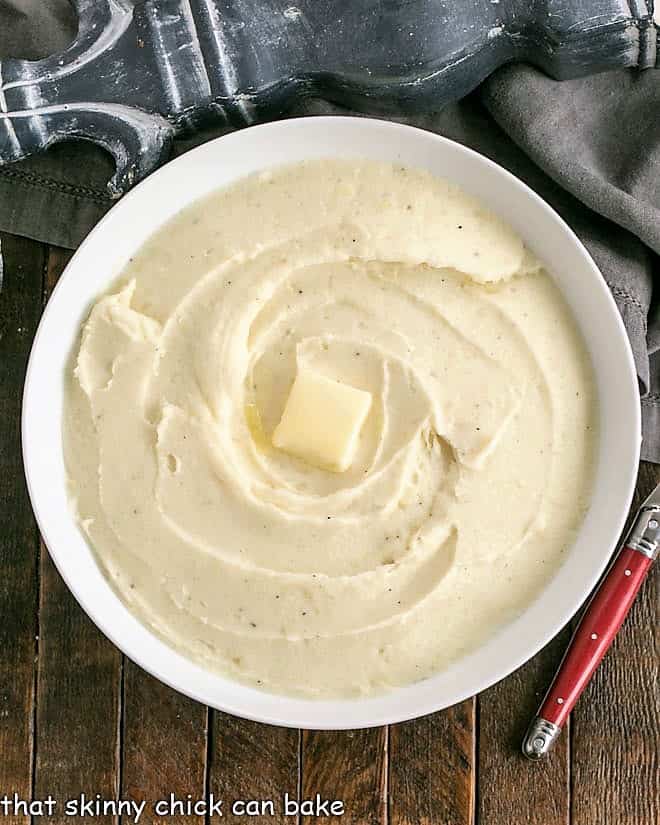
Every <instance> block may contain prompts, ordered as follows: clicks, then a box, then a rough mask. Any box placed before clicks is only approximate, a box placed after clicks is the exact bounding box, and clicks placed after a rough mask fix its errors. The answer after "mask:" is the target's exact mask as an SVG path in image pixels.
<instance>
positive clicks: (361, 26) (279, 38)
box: [0, 0, 659, 195]
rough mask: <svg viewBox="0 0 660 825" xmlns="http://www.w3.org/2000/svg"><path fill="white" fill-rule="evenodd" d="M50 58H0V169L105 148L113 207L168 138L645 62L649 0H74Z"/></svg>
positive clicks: (408, 104) (377, 108) (653, 44)
mask: <svg viewBox="0 0 660 825" xmlns="http://www.w3.org/2000/svg"><path fill="white" fill-rule="evenodd" d="M74 5H75V6H76V10H77V13H78V17H79V30H78V35H77V37H76V39H75V41H74V42H73V43H72V44H71V45H70V46H69V47H68V48H67V49H66V50H65V51H64V52H62V53H61V54H58V55H54V56H51V57H48V58H46V59H44V60H37V61H27V60H5V61H0V165H2V164H5V163H11V162H13V161H17V160H20V159H21V158H24V157H26V156H27V155H29V154H31V153H33V152H37V151H39V150H41V149H44V148H45V147H47V146H49V145H50V144H52V143H54V142H56V141H61V140H66V139H67V138H84V139H87V140H91V141H93V142H95V143H97V144H100V145H101V146H103V147H105V148H107V149H108V150H109V151H110V152H111V153H112V155H113V156H114V159H115V162H116V173H115V175H114V176H113V178H112V179H111V181H110V183H109V187H110V190H111V192H112V194H113V195H120V194H121V193H122V192H124V191H125V190H126V189H128V188H129V187H130V186H131V185H132V184H133V183H135V182H136V181H137V180H139V179H140V178H142V177H144V175H146V174H148V173H149V172H150V171H151V170H152V169H154V167H156V166H157V165H158V164H159V163H160V161H161V160H162V159H163V157H164V156H165V154H166V153H167V150H168V144H169V142H170V141H171V140H172V138H173V136H174V135H175V134H177V133H181V132H186V131H191V130H195V129H196V128H197V127H199V126H201V125H204V124H206V123H208V122H212V121H216V122H220V123H222V122H224V123H228V124H231V125H234V126H241V125H247V124H250V123H254V122H257V121H260V120H265V119H268V118H271V117H274V116H276V115H278V114H281V113H282V112H284V111H286V109H287V107H288V106H289V105H290V104H291V102H292V100H293V99H294V98H296V97H299V96H304V95H312V94H313V95H320V96H323V97H325V98H327V99H330V100H333V101H337V102H340V103H343V104H346V105H348V106H350V107H351V108H353V109H358V110H362V111H365V112H373V113H387V112H391V111H396V112H401V111H430V110H433V109H438V108H440V107H442V106H443V105H444V104H445V103H447V102H449V101H452V100H455V99H458V98H460V97H462V96H463V95H465V94H466V93H467V92H469V91H471V90H472V89H473V88H474V87H475V86H477V85H478V84H479V83H480V82H481V81H482V80H483V79H484V78H485V77H486V76H487V75H488V74H489V73H490V72H492V71H493V70H494V69H495V68H497V67H498V66H500V65H502V64H503V63H506V62H508V61H513V60H519V61H527V62H529V63H532V64H534V65H536V66H538V67H539V68H541V69H542V70H544V71H545V72H547V73H548V74H550V75H551V76H552V77H555V78H557V79H564V78H570V77H577V76H580V75H584V74H588V73H591V72H600V71H604V70H607V69H611V68H615V67H623V66H628V67H638V68H640V69H646V68H650V67H654V66H657V65H658V60H659V57H658V55H659V51H658V30H659V28H658V25H657V23H656V22H654V16H653V0H147V2H141V3H133V2H130V0H76V2H75V3H74Z"/></svg>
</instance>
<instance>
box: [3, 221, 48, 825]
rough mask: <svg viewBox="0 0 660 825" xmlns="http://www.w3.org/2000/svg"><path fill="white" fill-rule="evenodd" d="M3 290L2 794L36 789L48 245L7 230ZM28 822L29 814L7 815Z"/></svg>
mask: <svg viewBox="0 0 660 825" xmlns="http://www.w3.org/2000/svg"><path fill="white" fill-rule="evenodd" d="M0 241H1V243H2V254H3V257H4V284H3V286H2V292H1V293H0V794H4V793H9V794H10V795H11V794H13V793H17V794H18V795H19V797H21V798H23V799H29V798H30V794H31V791H32V759H33V713H34V673H35V654H36V648H37V641H38V639H37V636H38V628H37V623H36V620H37V590H38V586H37V576H38V554H39V534H38V532H37V528H36V525H35V523H34V519H33V517H32V510H31V508H30V502H29V500H28V495H27V490H26V486H25V481H24V477H23V467H22V462H21V434H20V433H21V428H20V419H21V396H22V391H23V381H24V377H25V368H26V364H27V358H28V353H29V350H30V346H31V344H32V339H33V337H34V333H35V329H36V325H37V321H38V319H39V315H40V311H41V292H42V278H43V270H44V265H45V260H46V254H45V248H44V246H43V245H42V244H39V243H36V242H34V241H28V240H24V239H20V238H15V237H12V236H10V235H2V237H1V238H0ZM2 821H3V823H5V822H6V823H8V825H19V823H20V825H23V823H26V825H27V823H28V822H29V821H30V818H29V816H22V815H18V816H8V817H6V818H5V817H3V820H2Z"/></svg>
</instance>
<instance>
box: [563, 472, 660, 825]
mask: <svg viewBox="0 0 660 825" xmlns="http://www.w3.org/2000/svg"><path fill="white" fill-rule="evenodd" d="M658 481H660V468H659V467H657V466H655V465H652V464H642V466H641V467H640V475H639V479H638V484H637V495H636V503H637V504H639V503H640V502H641V501H642V500H643V499H644V498H645V497H646V496H647V495H648V494H649V493H650V492H651V490H652V489H653V487H654V486H655V485H656V484H657V483H658ZM654 568H655V569H651V572H650V574H649V577H648V578H647V580H646V582H645V583H644V585H643V587H642V590H641V591H640V594H639V596H638V597H637V600H636V602H635V604H634V606H633V608H632V610H631V612H630V614H629V615H628V617H627V619H626V621H625V623H624V626H623V627H622V628H621V631H620V632H619V634H618V636H617V638H616V639H615V641H614V644H613V645H612V647H611V649H610V651H609V652H608V654H607V656H606V657H605V659H604V660H603V662H602V664H601V666H600V667H599V668H598V670H597V671H596V674H595V675H594V678H593V680H592V682H591V684H590V685H589V687H588V688H587V690H586V691H585V693H584V695H583V696H582V698H581V699H580V702H579V703H578V705H577V706H576V708H575V710H574V711H573V717H572V734H573V736H572V753H573V796H572V825H657V823H658V822H660V769H659V765H658V754H659V753H660V690H659V689H658V685H659V682H658V626H659V621H658V619H659V616H658V604H659V602H660V570H659V569H658V565H657V563H656V565H654Z"/></svg>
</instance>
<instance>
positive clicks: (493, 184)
mask: <svg viewBox="0 0 660 825" xmlns="http://www.w3.org/2000/svg"><path fill="white" fill-rule="evenodd" d="M310 158H369V159H374V160H381V161H390V162H396V163H398V164H403V165H406V166H411V167H418V168H422V169H426V170H428V171H430V172H431V173H432V174H434V175H437V176H439V177H443V178H447V179H449V180H451V181H454V182H455V183H457V184H458V185H460V186H461V187H462V188H463V189H464V190H466V191H467V192H469V193H471V194H472V195H475V196H477V197H478V198H479V199H480V200H481V201H482V202H483V203H484V204H485V205H486V206H487V207H489V208H490V209H491V210H492V211H494V212H496V213H497V214H499V215H500V216H501V217H502V218H503V219H504V220H506V221H507V222H508V223H509V224H510V225H511V226H512V227H513V228H514V229H515V230H516V231H517V232H518V233H519V234H520V235H521V236H522V238H523V239H524V241H525V243H526V244H527V245H528V246H529V247H530V248H531V249H532V250H533V251H534V252H536V254H537V255H538V256H539V257H540V258H541V259H542V260H543V261H544V262H545V263H546V265H547V266H548V268H549V270H550V272H551V273H552V275H553V277H554V278H555V280H556V282H557V283H558V285H559V287H560V288H561V291H562V292H563V294H564V296H565V298H566V300H567V301H568V303H569V305H570V307H571V308H572V311H573V314H574V315H575V317H576V319H577V321H578V324H579V327H580V329H581V331H582V335H583V336H584V339H585V341H586V344H587V347H588V350H589V352H590V354H591V358H592V360H593V366H594V370H595V374H596V381H597V391H598V397H599V404H600V436H599V439H600V440H599V445H598V468H597V476H596V481H595V487H594V491H593V496H592V501H591V506H590V508H589V511H588V513H587V515H586V518H585V520H584V523H583V525H582V528H581V530H580V532H579V535H578V537H577V540H576V542H575V544H574V546H573V547H572V548H571V550H570V551H569V552H568V553H567V554H566V559H565V561H564V563H563V565H562V567H561V568H560V569H559V571H558V572H557V574H556V575H555V576H554V578H553V579H552V580H551V581H550V582H549V583H548V585H547V587H546V588H545V589H544V590H543V592H542V593H541V594H540V595H539V597H538V598H537V599H536V600H535V601H534V602H533V603H532V604H531V605H530V606H529V608H528V609H527V610H526V611H525V612H524V614H523V615H521V616H520V617H519V618H518V619H516V620H515V621H513V622H512V623H510V624H508V625H506V626H505V627H503V628H502V629H501V630H500V631H499V632H498V633H497V634H496V635H495V636H493V637H492V638H491V639H490V640H489V641H488V642H486V643H485V644H484V645H483V646H481V647H480V648H479V649H478V650H476V651H475V652H473V653H472V654H470V655H468V656H466V657H465V658H463V659H461V660H460V661H457V662H456V663H455V664H454V665H452V666H451V667H450V668H449V669H447V670H445V671H443V672H441V673H438V674H437V675H435V676H433V677H432V678H430V679H427V680H425V681H423V682H419V683H417V684H414V685H410V686H408V687H405V688H399V689H397V690H394V691H392V692H390V693H388V694H386V695H382V696H376V697H371V698H363V699H350V700H336V701H335V700H333V701H314V700H306V699H298V698H289V697H283V696H278V695H273V694H268V693H264V692H261V691H258V690H254V689H252V688H249V687H246V686H245V685H242V684H239V683H237V682H234V681H231V680H229V679H226V678H223V677H221V676H218V675H217V674H214V673H210V672H208V671H207V670H204V669H203V668H201V667H199V666H198V665H196V664H194V663H193V662H191V661H190V660H188V659H187V658H185V657H184V656H182V655H180V654H179V653H176V652H175V651H174V650H172V649H171V648H170V647H168V645H167V644H165V643H164V642H163V641H161V640H160V639H158V638H157V637H156V636H155V635H154V634H153V633H152V632H151V631H150V630H149V629H147V628H146V627H145V626H144V625H143V624H141V623H140V621H138V619H137V618H135V617H134V616H133V615H132V614H131V613H130V612H129V611H128V610H127V609H126V608H125V607H124V605H123V604H122V602H121V601H120V600H119V598H118V597H117V596H116V594H115V592H114V591H113V589H112V588H111V586H110V585H109V584H108V582H107V581H106V579H105V578H104V576H103V575H102V573H101V571H100V569H99V567H98V566H97V564H96V561H95V559H94V556H93V554H92V551H91V550H90V548H89V546H88V544H87V542H86V540H85V539H84V538H83V535H82V533H81V532H80V531H79V529H78V527H77V525H76V523H75V521H74V518H73V516H72V514H71V511H70V509H69V504H68V501H67V495H66V484H65V470H64V461H63V454H62V435H61V429H62V405H63V388H64V382H63V377H64V371H65V369H66V367H67V362H68V359H69V357H70V354H71V352H72V348H73V347H74V345H75V343H76V339H77V336H78V331H79V328H80V324H81V322H82V321H83V319H84V317H85V315H86V312H87V311H88V309H89V307H90V304H91V303H92V302H93V300H94V299H95V298H96V297H97V296H98V294H99V293H101V292H103V291H104V290H105V289H107V287H108V286H109V285H110V284H111V282H112V281H113V280H114V279H115V278H116V276H117V275H118V274H119V273H120V271H121V270H122V268H123V266H124V264H125V263H126V261H127V259H128V258H129V257H130V256H131V255H132V254H133V253H134V252H135V251H136V250H137V249H138V248H139V247H140V246H141V245H142V244H143V243H144V241H145V240H146V239H147V238H148V237H149V236H150V235H151V234H152V233H153V232H155V231H156V230H157V229H158V228H159V227H160V226H161V225H162V224H163V223H165V221H167V220H168V219H169V218H171V217H172V216H173V215H174V214H175V213H176V212H178V211H179V210H181V209H183V208H184V207H186V206H188V205H189V204H190V203H192V202H193V201H195V200H197V199H199V198H202V197H204V196H205V195H207V194H208V193H210V192H211V191H213V190H215V189H217V188H219V187H223V186H226V185H228V184H231V183H234V182H235V181H237V180H238V179H239V178H242V177H244V176H245V175H249V174H251V173H253V172H257V171H260V170H263V169H266V168H272V167H276V166H279V165H281V164H286V163H292V162H295V161H299V160H303V159H310ZM218 220H220V221H221V220H222V215H219V216H218ZM640 429H641V427H640V411H639V401H638V391H637V378H636V374H635V368H634V364H633V359H632V354H631V350H630V346H629V343H628V339H627V337H626V332H625V329H624V327H623V324H622V322H621V318H620V316H619V313H618V311H617V308H616V305H615V303H614V301H613V299H612V296H611V294H610V292H609V290H608V288H607V286H606V284H605V281H604V280H603V277H602V276H601V274H600V272H599V271H598V269H597V268H596V266H595V264H594V262H593V261H592V259H591V258H590V257H589V255H588V254H587V252H586V250H585V249H584V247H583V246H582V244H581V243H580V241H579V240H578V239H577V238H576V237H575V235H574V234H573V232H572V231H571V230H570V229H569V228H568V226H567V225H566V224H565V223H564V222H563V221H562V220H561V219H560V218H559V216H558V215H557V214H556V213H555V212H554V211H553V210H552V209H551V208H550V207H549V206H548V205H547V204H546V203H545V202H544V201H543V200H541V198H539V197H538V196H537V195H536V194H535V193H534V192H533V191H531V190H530V189H529V188H528V187H527V186H525V185H524V184H523V183H521V182H520V181H519V180H518V179H517V178H515V177H513V175H511V174H509V173H508V172H506V171H505V170H503V169H502V168H500V167H499V166H497V165H496V164H495V163H493V162H492V161H490V160H487V159H486V158H484V157H482V156H481V155H478V154H477V153H475V152H473V151H471V150H469V149H466V148H464V147H463V146H460V145H459V144H457V143H454V142H452V141H450V140H447V139H445V138H442V137H439V136H437V135H434V134H431V133H429V132H425V131H422V130H420V129H414V128H412V127H409V126H402V125H398V124H394V123H389V122H385V121H379V120H370V119H366V118H350V117H313V118H301V119H295V120H286V121H282V122H278V123H270V124H266V125H263V126H255V127H252V128H249V129H246V130H243V131H240V132H235V133H233V134H230V135H227V136H225V137H222V138H219V139H217V140H213V141H211V142H209V143H206V144H205V145H203V146H200V147H199V148H197V149H194V150H193V151H191V152H188V153H187V154H185V155H183V156H182V157H180V158H178V159H177V160H175V161H173V162H172V163H169V164H167V165H166V166H164V167H163V168H162V169H160V170H159V171H157V172H155V173H154V174H153V175H151V176H150V177H149V178H148V179H147V180H145V181H144V182H142V183H141V184H139V185H138V186H137V187H136V188H135V189H134V190H133V191H131V192H130V193H129V194H128V195H126V196H125V197H124V198H123V199H122V200H121V202H120V203H118V204H117V206H115V207H114V208H113V209H112V210H111V211H110V212H109V213H108V215H106V217H105V218H104V219H103V220H102V221H101V222H100V223H99V224H98V226H97V227H96V228H95V229H94V230H93V231H92V232H91V234H90V235H89V237H88V238H87V239H86V240H85V241H84V243H83V244H82V246H81V247H80V249H79V250H78V251H77V253H76V254H75V255H74V257H73V258H72V260H71V262H70V263H69V265H68V267H67V268H66V271H65V272H64V274H63V275H62V277H61V278H60V281H59V283H58V285H57V288H56V289H55V291H54V293H53V295H52V297H51V299H50V301H49V303H48V306H47V308H46V311H45V312H44V315H43V318H42V320H41V324H40V326H39V329H38V331H37V335H36V338H35V341H34V346H33V348H32V354H31V356H30V363H29V367H28V372H27V379H26V384H25V395H24V403H23V455H24V461H25V472H26V476H27V482H28V487H29V491H30V498H31V500H32V506H33V508H34V512H35V514H36V518H37V521H38V523H39V527H40V529H41V532H42V535H43V537H44V540H45V542H46V544H47V546H48V549H49V551H50V553H51V556H52V558H53V560H54V562H55V564H56V565H57V568H58V570H59V571H60V573H61V574H62V576H63V578H64V580H65V581H66V583H67V585H68V586H69V588H70V590H71V591H72V593H73V594H74V596H75V597H76V599H77V600H78V601H79V602H80V604H81V605H82V607H83V609H84V610H85V611H86V612H87V614H88V615H89V616H90V617H91V619H92V620H93V621H94V622H95V623H96V624H97V625H98V627H99V628H100V629H101V630H102V631H103V632H104V633H105V634H106V636H108V637H109V638H110V639H111V640H112V641H113V642H114V643H115V644H116V645H117V646H118V647H119V648H120V649H121V650H122V651H123V652H124V653H125V654H126V655H127V656H129V657H130V658H131V659H132V660H133V661H135V662H136V663H137V664H138V665H140V666H141V667H143V668H144V669H145V670H147V671H149V672H150V673H151V674H153V675H154V676H156V677H157V678H158V679H160V680H162V681H163V682H165V683H167V684H168V685H170V686H171V687H173V688H175V689H176V690H179V691H181V692H182V693H185V694H187V695H188V696H191V697H193V698H194V699H198V700H199V701H201V702H205V703H207V704H209V705H212V706H213V707H215V708H219V709H221V710H223V711H227V712H229V713H233V714H236V715H237V716H243V717H246V718H249V719H255V720H258V721H262V722H268V723H271V724H277V725H288V726H295V727H309V728H357V727H367V726H371V725H382V724H386V723H388V722H398V721H402V720H405V719H411V718H413V717H416V716H421V715H423V714H426V713H431V712H432V711H436V710H440V709H441V708H445V707H448V706H449V705H452V704H454V703H456V702H459V701H461V700H462V699H465V698H466V697H468V696H471V695H473V694H475V693H478V692H479V691H481V690H484V689H485V688H487V687H489V686H490V685H492V684H494V683H495V682H497V681H498V680H499V679H502V678H503V677H504V676H506V675H507V674H508V673H510V672H511V671H512V670H514V669H515V668H517V667H519V666H520V665H521V664H523V662H525V661H526V660H527V659H529V658H530V657H531V656H533V655H534V654H535V653H536V652H537V651H538V650H539V649H540V648H541V647H542V646H543V645H544V644H546V642H548V641H549V640H550V639H551V638H552V636H554V635H555V634H556V633H557V632H558V631H559V629H560V628H561V627H562V626H563V625H564V624H566V622H567V621H568V620H569V619H570V618H571V616H572V615H573V614H574V613H575V612H576V610H577V609H578V607H579V606H580V605H581V603H582V602H583V601H584V599H585V598H586V596H587V595H588V593H589V591H590V590H591V589H592V588H593V586H594V585H595V584H596V582H597V580H598V577H599V576H600V574H601V573H602V572H603V569H604V568H605V566H606V564H607V561H608V559H609V557H610V555H611V553H612V551H613V550H614V549H615V544H616V542H617V541H618V538H619V535H620V533H621V530H622V528H623V525H624V520H625V518H626V514H627V512H628V508H629V506H630V501H631V499H632V494H633V489H634V483H635V478H636V474H637V466H638V460H639V448H640V441H641V437H640ZM439 621H440V617H439Z"/></svg>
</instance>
